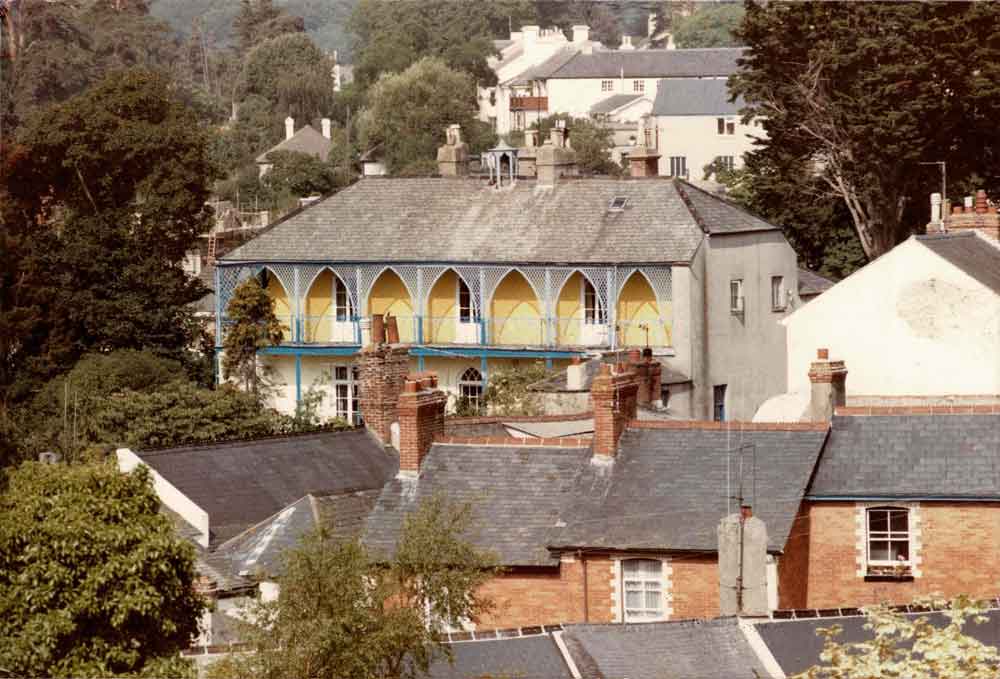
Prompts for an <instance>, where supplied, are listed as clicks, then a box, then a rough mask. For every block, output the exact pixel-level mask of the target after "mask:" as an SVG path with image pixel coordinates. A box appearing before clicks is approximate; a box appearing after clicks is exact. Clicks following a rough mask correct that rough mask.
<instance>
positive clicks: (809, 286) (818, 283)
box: [799, 268, 837, 297]
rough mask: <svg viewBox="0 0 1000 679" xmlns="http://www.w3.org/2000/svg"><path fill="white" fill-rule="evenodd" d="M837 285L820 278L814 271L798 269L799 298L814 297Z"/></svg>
mask: <svg viewBox="0 0 1000 679" xmlns="http://www.w3.org/2000/svg"><path fill="white" fill-rule="evenodd" d="M836 284H837V283H836V282H835V281H831V280H830V279H829V278H825V277H823V276H820V275H819V274H818V273H816V272H815V271H810V270H809V269H802V268H800V269H799V296H800V297H815V296H816V295H819V294H821V293H824V292H826V291H827V290H829V289H830V288H832V287H833V286H835V285H836Z"/></svg>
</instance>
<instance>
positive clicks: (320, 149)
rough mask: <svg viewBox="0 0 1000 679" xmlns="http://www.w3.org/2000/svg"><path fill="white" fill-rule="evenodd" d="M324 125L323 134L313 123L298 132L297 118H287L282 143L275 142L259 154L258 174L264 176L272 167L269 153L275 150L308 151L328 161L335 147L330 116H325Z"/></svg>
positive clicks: (311, 154)
mask: <svg viewBox="0 0 1000 679" xmlns="http://www.w3.org/2000/svg"><path fill="white" fill-rule="evenodd" d="M322 127H323V133H322V134H320V133H319V132H317V131H316V128H315V127H313V126H312V125H306V126H305V127H302V128H300V129H299V131H298V132H296V131H295V120H294V119H293V118H292V117H290V116H289V117H288V118H285V138H284V139H283V140H282V141H281V142H280V143H278V144H275V145H274V146H272V147H271V148H269V149H268V150H266V151H264V152H263V153H262V154H260V155H259V156H257V170H258V172H259V174H258V175H257V176H258V177H263V176H264V175H265V174H267V172H268V170H270V169H271V165H272V163H271V161H270V160H268V157H267V156H268V154H269V153H274V152H275V151H297V152H299V153H307V154H309V155H310V156H315V157H317V158H319V159H320V160H322V161H323V162H326V159H327V158H328V157H329V156H330V150H331V149H332V148H333V142H332V141H331V140H330V119H329V118H323V120H322Z"/></svg>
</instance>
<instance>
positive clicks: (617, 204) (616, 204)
mask: <svg viewBox="0 0 1000 679" xmlns="http://www.w3.org/2000/svg"><path fill="white" fill-rule="evenodd" d="M626 203H628V198H626V197H625V196H615V197H614V198H612V199H611V202H610V203H609V204H608V210H609V211H611V212H621V211H622V210H624V209H625V204H626Z"/></svg>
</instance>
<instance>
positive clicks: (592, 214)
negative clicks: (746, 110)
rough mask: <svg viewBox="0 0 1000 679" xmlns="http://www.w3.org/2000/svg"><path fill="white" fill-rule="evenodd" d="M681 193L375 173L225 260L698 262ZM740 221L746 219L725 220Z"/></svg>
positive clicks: (707, 204)
mask: <svg viewBox="0 0 1000 679" xmlns="http://www.w3.org/2000/svg"><path fill="white" fill-rule="evenodd" d="M678 186H680V184H678V183H675V182H674V181H672V180H667V179H642V180H629V179H606V178H580V179H567V180H565V181H560V182H559V183H558V184H556V185H555V186H539V185H537V183H536V182H534V181H531V180H519V181H518V182H517V183H516V184H515V185H514V186H513V187H511V188H509V189H504V190H500V191H498V190H495V189H493V188H490V187H488V186H487V185H486V183H485V182H484V181H482V180H479V179H474V178H412V179H411V178H392V179H384V178H366V179H362V180H360V181H358V182H356V183H355V184H353V185H352V186H350V187H348V188H346V189H344V190H343V191H340V192H339V193H336V194H334V195H332V196H329V197H327V198H326V199H324V200H321V201H319V202H317V203H315V204H313V205H311V206H309V207H308V208H305V209H303V210H301V211H300V212H298V213H296V214H293V215H292V216H290V217H288V218H287V219H285V220H284V221H282V222H279V223H277V224H276V225H275V226H274V227H272V228H271V229H270V230H268V231H266V232H264V233H262V234H261V235H259V236H258V237H257V238H255V239H253V240H251V241H249V242H248V243H245V244H244V245H242V246H240V247H238V248H236V249H235V250H233V251H232V252H230V253H228V254H227V255H225V256H224V257H223V258H222V260H223V261H227V260H246V261H300V262H305V261H343V262H365V261H375V262H386V261H390V262H391V261H397V262H400V261H436V262H476V263H488V262H511V263H555V262H571V263H594V264H596V263H618V262H624V263H643V262H654V261H655V262H688V261H690V259H691V258H692V257H693V256H694V253H695V251H696V250H697V248H698V246H699V244H700V243H701V240H702V237H703V233H702V231H701V229H700V228H699V226H698V224H697V222H696V219H695V217H694V215H692V213H691V210H690V209H689V208H688V206H687V205H686V204H685V202H684V200H683V199H682V197H681V194H680V193H679V192H678ZM686 186H687V185H685V187H686ZM688 193H696V191H695V190H690V191H688ZM615 197H625V198H628V202H627V204H626V207H625V209H624V210H622V211H615V212H611V211H609V210H608V205H609V204H610V202H611V201H612V199H614V198H615ZM713 201H715V202H719V203H720V206H718V207H714V208H713ZM693 202H694V201H693ZM697 204H698V206H700V207H699V209H702V210H704V211H705V212H706V215H705V218H706V222H707V223H708V224H709V225H710V226H712V227H713V228H725V229H726V230H733V229H735V230H743V229H745V228H747V224H748V216H747V214H746V213H744V212H742V211H739V210H738V209H736V208H733V207H730V206H729V205H728V204H722V203H721V201H719V200H718V199H716V198H714V197H712V196H709V195H708V194H705V196H704V197H700V196H699V197H698V198H697ZM729 217H732V218H733V219H734V220H735V221H734V224H733V225H731V226H727V225H724V224H723V223H722V221H724V219H725V218H729ZM759 224H761V225H763V226H764V227H766V228H774V227H772V226H771V225H768V224H766V223H765V222H759ZM758 228H762V227H758Z"/></svg>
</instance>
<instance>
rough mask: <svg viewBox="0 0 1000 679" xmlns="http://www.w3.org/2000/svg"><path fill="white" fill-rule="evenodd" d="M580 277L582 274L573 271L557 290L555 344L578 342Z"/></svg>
mask: <svg viewBox="0 0 1000 679" xmlns="http://www.w3.org/2000/svg"><path fill="white" fill-rule="evenodd" d="M582 278H583V275H582V274H580V273H579V272H576V273H574V274H573V275H572V276H570V277H569V278H568V279H567V280H566V284H565V285H563V288H562V290H561V291H560V292H559V299H558V300H557V301H556V317H557V318H558V319H559V325H558V331H557V333H558V334H557V336H556V342H557V344H579V343H580V324H581V323H583V304H582V303H581V299H580V285H581V283H580V281H581V279H582Z"/></svg>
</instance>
